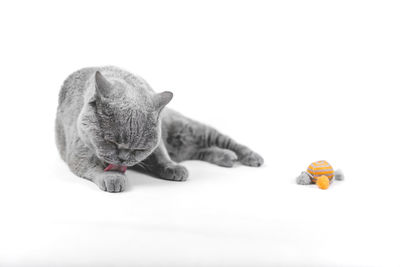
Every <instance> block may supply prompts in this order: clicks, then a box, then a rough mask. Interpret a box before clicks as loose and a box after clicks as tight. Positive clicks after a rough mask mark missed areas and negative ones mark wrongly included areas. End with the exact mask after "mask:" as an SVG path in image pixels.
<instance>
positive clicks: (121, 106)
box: [56, 66, 263, 192]
mask: <svg viewBox="0 0 400 267" xmlns="http://www.w3.org/2000/svg"><path fill="white" fill-rule="evenodd" d="M171 99H172V93H171V92H162V93H155V92H154V91H153V89H152V88H151V87H150V86H149V85H148V84H147V82H146V81H145V80H143V79H142V78H141V77H139V76H136V75H133V74H131V73H129V72H127V71H125V70H122V69H119V68H116V67H111V66H110V67H100V68H85V69H81V70H78V71H76V72H74V73H73V74H71V75H70V76H69V77H68V78H67V79H66V80H65V82H64V84H63V86H62V88H61V91H60V94H59V101H58V109H57V119H56V142H57V147H58V150H59V152H60V154H61V157H62V159H63V160H64V161H66V163H67V164H68V166H69V168H70V169H71V171H72V172H73V173H74V174H76V175H77V176H80V177H82V178H86V179H88V180H90V181H92V182H94V183H95V184H97V185H98V186H99V188H100V189H102V190H104V191H108V192H121V191H123V190H124V188H125V185H126V176H125V174H124V172H125V170H126V168H133V169H136V170H139V171H142V172H146V173H148V174H151V175H153V176H156V177H158V178H162V179H166V180H173V181H184V180H186V179H187V177H188V171H187V169H186V168H185V167H184V166H182V165H179V164H177V163H176V162H181V161H183V160H190V159H197V160H204V161H208V162H211V163H214V164H217V165H220V166H224V167H232V166H233V165H234V163H235V162H236V161H239V162H241V163H242V164H244V165H248V166H261V165H262V164H263V159H262V157H261V156H259V155H258V154H256V153H255V152H253V151H252V150H250V149H249V148H247V147H245V146H243V145H241V144H238V143H237V142H235V141H234V140H232V139H231V138H229V137H227V136H225V135H223V134H221V133H219V132H218V131H217V130H215V129H213V128H211V127H209V126H206V125H204V124H201V123H199V122H196V121H194V120H191V119H189V118H186V117H184V116H183V115H181V114H179V113H177V112H175V111H173V110H171V109H168V108H165V106H166V105H167V104H168V103H169V102H170V101H171ZM105 170H107V171H105Z"/></svg>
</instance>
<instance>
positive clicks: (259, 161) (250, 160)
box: [239, 152, 264, 167]
mask: <svg viewBox="0 0 400 267" xmlns="http://www.w3.org/2000/svg"><path fill="white" fill-rule="evenodd" d="M239 161H240V162H241V163H242V164H243V165H247V166H251V167H260V166H261V165H263V164H264V159H263V158H262V157H261V156H260V155H258V154H257V153H255V152H250V153H248V154H245V155H243V156H241V157H240V158H239Z"/></svg>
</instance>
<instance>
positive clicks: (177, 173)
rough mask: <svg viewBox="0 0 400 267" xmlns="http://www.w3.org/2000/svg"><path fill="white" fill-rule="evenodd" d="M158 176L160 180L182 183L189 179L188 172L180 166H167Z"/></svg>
mask: <svg viewBox="0 0 400 267" xmlns="http://www.w3.org/2000/svg"><path fill="white" fill-rule="evenodd" d="M160 176H161V178H162V179H166V180H171V181H180V182H182V181H186V179H187V178H188V177H189V172H188V170H187V169H186V168H185V167H184V166H182V165H178V164H176V165H167V166H165V167H164V168H163V170H162V171H161V173H160Z"/></svg>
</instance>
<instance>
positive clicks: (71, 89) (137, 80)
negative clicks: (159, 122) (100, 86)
mask: <svg viewBox="0 0 400 267" xmlns="http://www.w3.org/2000/svg"><path fill="white" fill-rule="evenodd" d="M96 71H100V72H101V74H102V75H103V76H104V77H106V78H107V79H109V80H111V81H117V82H120V83H124V84H125V85H128V87H129V88H135V89H136V90H139V91H147V92H154V91H153V89H152V88H151V87H150V86H149V84H148V83H147V82H146V81H145V80H144V79H143V78H141V77H140V76H137V75H134V74H132V73H130V72H128V71H126V70H123V69H121V68H118V67H114V66H104V67H89V68H83V69H80V70H78V71H75V72H74V73H72V74H71V75H69V76H68V77H67V79H66V80H65V81H64V83H63V86H62V87H61V91H60V94H59V98H58V105H59V108H62V107H63V106H70V105H74V106H75V105H76V107H75V108H77V107H81V106H82V105H83V100H84V96H85V93H86V92H87V91H88V90H93V86H94V79H93V77H94V74H95V72H96Z"/></svg>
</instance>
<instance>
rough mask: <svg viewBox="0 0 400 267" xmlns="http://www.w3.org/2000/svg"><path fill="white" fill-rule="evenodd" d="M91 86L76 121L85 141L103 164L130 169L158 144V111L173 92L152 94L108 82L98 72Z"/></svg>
mask: <svg viewBox="0 0 400 267" xmlns="http://www.w3.org/2000/svg"><path fill="white" fill-rule="evenodd" d="M94 87H95V90H94V91H95V92H94V95H93V96H92V97H91V98H90V99H89V100H88V103H86V108H85V109H84V114H83V115H82V114H81V116H80V118H81V119H80V120H79V122H78V123H79V124H80V125H78V127H79V128H80V135H83V136H81V137H82V139H83V140H84V142H85V143H86V144H87V145H88V146H89V147H91V148H92V149H93V150H94V151H95V153H96V156H97V157H98V158H99V159H100V160H102V161H103V162H104V163H106V164H107V163H108V164H113V165H120V166H132V165H135V164H136V163H138V162H140V161H142V160H144V159H145V158H146V157H147V156H149V155H150V154H151V153H152V152H153V150H154V149H155V148H156V147H157V146H158V144H159V142H160V139H161V121H160V120H161V119H160V112H161V111H162V109H163V108H164V107H165V105H167V104H168V103H169V101H171V99H172V96H173V95H172V93H171V92H162V93H159V94H152V93H151V92H150V91H148V90H146V88H136V87H134V86H133V85H132V84H129V83H124V82H118V81H109V80H107V79H106V78H105V77H104V76H103V75H102V74H101V73H100V72H96V74H95V75H94Z"/></svg>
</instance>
